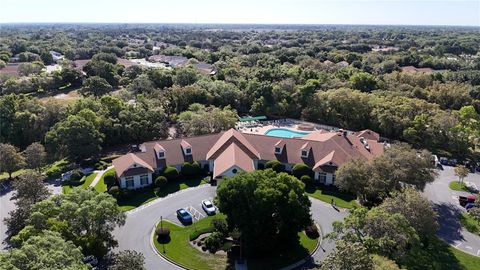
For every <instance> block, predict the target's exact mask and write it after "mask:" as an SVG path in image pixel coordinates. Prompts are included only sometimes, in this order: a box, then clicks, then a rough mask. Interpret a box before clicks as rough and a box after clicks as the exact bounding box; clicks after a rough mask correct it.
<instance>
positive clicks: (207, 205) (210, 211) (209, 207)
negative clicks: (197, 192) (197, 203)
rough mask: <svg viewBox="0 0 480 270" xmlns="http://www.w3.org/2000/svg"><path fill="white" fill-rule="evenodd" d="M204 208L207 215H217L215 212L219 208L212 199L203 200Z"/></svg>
mask: <svg viewBox="0 0 480 270" xmlns="http://www.w3.org/2000/svg"><path fill="white" fill-rule="evenodd" d="M202 208H203V210H204V211H205V212H206V213H207V215H215V213H216V212H217V208H216V207H215V205H213V203H212V202H211V201H210V200H203V201H202Z"/></svg>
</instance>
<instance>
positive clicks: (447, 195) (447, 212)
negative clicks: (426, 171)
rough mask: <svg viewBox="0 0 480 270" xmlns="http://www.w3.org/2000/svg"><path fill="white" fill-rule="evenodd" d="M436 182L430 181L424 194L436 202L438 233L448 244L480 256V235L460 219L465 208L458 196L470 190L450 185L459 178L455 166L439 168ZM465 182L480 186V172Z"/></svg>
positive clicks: (469, 176)
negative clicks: (467, 228)
mask: <svg viewBox="0 0 480 270" xmlns="http://www.w3.org/2000/svg"><path fill="white" fill-rule="evenodd" d="M438 172H439V175H438V177H437V179H436V180H435V182H433V183H430V184H428V185H427V186H426V188H425V190H424V195H425V196H426V197H427V198H428V199H429V200H430V201H432V202H433V203H434V207H435V209H436V210H437V212H438V222H439V224H440V230H439V232H438V235H439V236H440V238H442V239H443V240H444V241H446V242H447V243H448V244H450V245H452V246H454V247H456V248H458V249H460V250H462V251H464V252H467V253H470V254H473V255H476V256H480V237H479V236H478V235H475V234H472V233H470V232H468V231H467V230H465V229H464V228H462V226H461V225H460V221H459V218H458V217H459V216H460V215H461V213H463V212H465V209H464V208H463V207H461V206H460V204H459V203H458V196H465V195H469V194H470V193H468V192H461V191H454V190H451V189H450V188H449V187H448V184H449V183H450V182H451V181H455V180H457V179H458V178H457V177H456V176H455V174H454V169H453V167H450V166H444V169H443V170H439V171H438ZM464 181H465V182H470V183H473V184H475V185H476V186H477V187H479V188H480V174H478V173H476V174H472V173H471V174H469V175H468V177H467V178H465V179H464Z"/></svg>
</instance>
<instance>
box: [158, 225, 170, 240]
mask: <svg viewBox="0 0 480 270" xmlns="http://www.w3.org/2000/svg"><path fill="white" fill-rule="evenodd" d="M155 233H156V234H157V237H158V239H166V238H168V237H169V236H170V229H169V228H165V227H163V228H157V229H156V230H155Z"/></svg>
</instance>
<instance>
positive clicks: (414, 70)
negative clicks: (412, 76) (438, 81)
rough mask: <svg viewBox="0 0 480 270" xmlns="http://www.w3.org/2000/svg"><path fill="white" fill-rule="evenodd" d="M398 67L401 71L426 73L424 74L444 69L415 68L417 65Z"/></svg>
mask: <svg viewBox="0 0 480 270" xmlns="http://www.w3.org/2000/svg"><path fill="white" fill-rule="evenodd" d="M400 69H401V70H402V71H403V72H409V73H426V74H430V73H437V72H443V71H445V70H439V69H433V68H417V67H414V66H404V67H400Z"/></svg>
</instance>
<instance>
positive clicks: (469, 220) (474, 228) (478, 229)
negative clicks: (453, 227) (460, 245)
mask: <svg viewBox="0 0 480 270" xmlns="http://www.w3.org/2000/svg"><path fill="white" fill-rule="evenodd" d="M460 223H461V224H462V227H464V228H465V229H467V231H469V232H471V233H474V234H476V235H479V236H480V222H478V221H476V220H475V219H474V218H473V217H472V216H470V215H469V214H468V213H462V215H461V216H460Z"/></svg>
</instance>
